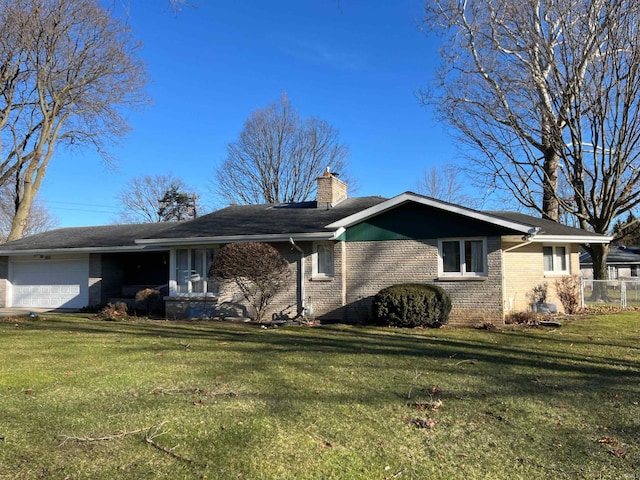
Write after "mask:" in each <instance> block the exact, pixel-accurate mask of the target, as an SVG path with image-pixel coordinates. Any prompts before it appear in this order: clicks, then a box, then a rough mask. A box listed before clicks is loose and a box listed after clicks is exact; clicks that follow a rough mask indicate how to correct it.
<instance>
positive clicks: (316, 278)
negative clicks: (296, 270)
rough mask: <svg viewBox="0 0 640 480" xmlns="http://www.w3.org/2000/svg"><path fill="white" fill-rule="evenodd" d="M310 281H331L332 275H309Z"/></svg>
mask: <svg viewBox="0 0 640 480" xmlns="http://www.w3.org/2000/svg"><path fill="white" fill-rule="evenodd" d="M310 281H311V282H333V277H311V279H310Z"/></svg>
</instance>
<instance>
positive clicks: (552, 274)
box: [544, 272, 571, 278]
mask: <svg viewBox="0 0 640 480" xmlns="http://www.w3.org/2000/svg"><path fill="white" fill-rule="evenodd" d="M569 275H571V272H544V278H547V277H551V278H553V277H568V276H569Z"/></svg>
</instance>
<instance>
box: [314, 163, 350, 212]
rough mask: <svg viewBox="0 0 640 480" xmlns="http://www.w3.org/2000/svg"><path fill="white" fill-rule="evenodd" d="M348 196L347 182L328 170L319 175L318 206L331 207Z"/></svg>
mask: <svg viewBox="0 0 640 480" xmlns="http://www.w3.org/2000/svg"><path fill="white" fill-rule="evenodd" d="M346 198H347V184H346V183H344V182H343V181H342V180H340V179H339V178H338V177H336V176H334V175H333V174H332V173H331V169H330V168H329V167H327V171H326V172H324V174H323V175H322V176H321V177H318V197H317V203H318V208H331V207H334V206H335V205H337V204H338V203H340V202H341V201H342V200H345V199H346Z"/></svg>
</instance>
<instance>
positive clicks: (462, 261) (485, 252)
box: [438, 237, 489, 278]
mask: <svg viewBox="0 0 640 480" xmlns="http://www.w3.org/2000/svg"><path fill="white" fill-rule="evenodd" d="M477 241H482V256H483V270H482V271H481V272H467V271H466V263H465V247H464V245H465V242H477ZM445 242H458V249H459V253H460V270H459V271H457V272H445V271H444V255H443V251H442V248H443V243H445ZM488 263H489V252H488V249H487V237H453V238H439V239H438V276H439V277H443V278H447V277H457V278H461V277H464V278H482V277H487V276H488V274H489V273H488V268H489V265H488Z"/></svg>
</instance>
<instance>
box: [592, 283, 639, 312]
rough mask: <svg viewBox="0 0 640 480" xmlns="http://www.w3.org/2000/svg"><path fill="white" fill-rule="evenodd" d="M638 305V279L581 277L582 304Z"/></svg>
mask: <svg viewBox="0 0 640 480" xmlns="http://www.w3.org/2000/svg"><path fill="white" fill-rule="evenodd" d="M590 305H612V306H614V305H615V306H620V307H640V280H590V279H582V306H583V307H586V306H590Z"/></svg>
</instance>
